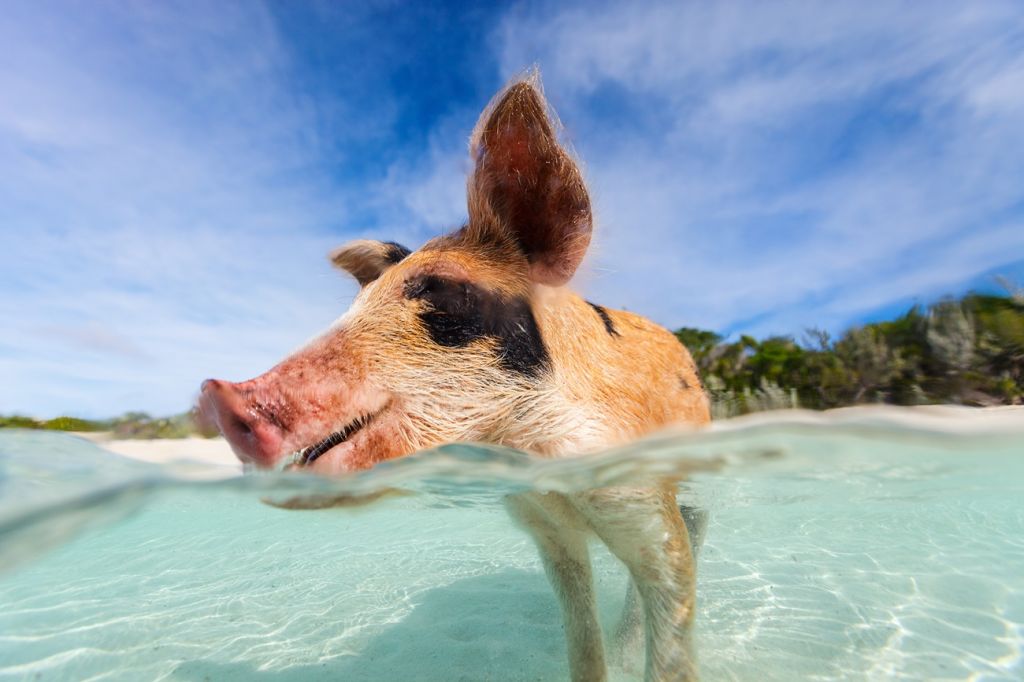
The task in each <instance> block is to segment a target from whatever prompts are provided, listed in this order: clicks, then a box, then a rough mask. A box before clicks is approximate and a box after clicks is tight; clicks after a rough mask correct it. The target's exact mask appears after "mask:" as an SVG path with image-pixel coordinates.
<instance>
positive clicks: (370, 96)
mask: <svg viewBox="0 0 1024 682" xmlns="http://www.w3.org/2000/svg"><path fill="white" fill-rule="evenodd" d="M357 5H358V6H357ZM425 5H426V3H409V4H408V5H404V4H402V3H398V2H378V3H328V2H324V3H298V2H279V3H271V4H267V5H262V4H259V3H257V2H242V3H238V4H235V3H230V2H217V3H209V2H195V3H173V2H172V3H164V2H162V3H118V2H111V3H101V2H91V3H66V4H65V3H59V2H9V3H5V4H4V12H3V15H2V17H0V44H2V45H4V49H3V50H0V93H3V94H2V96H0V301H2V302H0V315H2V318H3V319H4V320H5V322H4V323H3V325H0V413H9V412H19V413H28V414H34V415H38V416H50V415H54V414H58V413H72V414H78V415H82V416H91V417H98V416H108V415H112V414H117V413H120V412H123V411H125V410H129V409H144V410H148V411H151V412H153V413H171V412H178V411H181V410H183V409H186V408H187V407H188V406H189V405H190V404H191V401H192V399H193V397H194V395H195V393H196V390H197V387H198V384H199V382H200V381H201V380H202V379H203V378H204V377H207V376H218V377H223V378H229V379H242V378H248V377H250V376H253V375H255V374H258V373H260V372H262V371H263V370H265V369H267V368H269V367H270V366H271V365H272V364H273V363H274V362H276V361H277V360H278V359H280V358H281V357H282V356H284V355H285V354H286V353H288V352H290V351H291V350H292V349H294V348H296V347H297V346H299V345H301V344H302V343H303V342H304V340H306V339H308V338H310V337H311V336H313V335H314V334H315V333H316V332H317V331H318V330H320V329H322V328H323V327H325V326H326V325H327V324H329V323H330V322H331V321H332V320H333V319H335V318H336V317H337V316H338V315H340V314H341V313H342V312H343V311H344V310H345V308H346V307H347V306H348V304H349V302H350V301H351V299H352V296H353V295H354V293H355V291H356V287H355V285H354V284H353V283H352V282H351V281H349V280H347V279H346V278H345V277H344V276H342V275H340V274H338V273H335V272H333V271H332V270H331V269H330V268H329V266H328V264H327V260H326V258H325V254H326V252H327V251H328V250H329V249H330V248H332V247H334V246H336V245H338V244H340V243H342V242H344V241H345V240H347V239H350V238H354V237H375V238H384V239H393V240H397V241H401V242H403V243H406V245H408V246H413V247H415V246H417V245H419V244H421V243H422V242H423V241H425V240H426V239H429V238H430V237H432V236H434V235H436V234H439V233H440V232H443V231H445V230H446V229H448V228H451V227H453V226H456V225H458V224H460V223H461V221H462V220H463V219H464V217H465V203H464V176H465V172H466V170H467V167H468V162H467V158H466V140H467V136H468V133H469V131H470V129H471V127H472V125H473V123H474V122H475V120H476V116H477V114H478V112H479V110H480V109H481V108H482V107H483V106H484V104H486V102H487V101H488V99H489V98H490V96H491V95H492V94H493V93H494V92H495V91H496V90H497V89H498V88H500V87H501V85H502V84H503V83H504V82H506V81H507V80H508V79H509V78H510V77H512V76H513V75H515V74H516V73H519V72H521V71H522V70H523V69H524V68H526V67H529V66H530V65H532V64H537V65H539V66H540V68H541V70H542V73H543V77H544V84H545V89H546V91H547V94H548V96H549V98H550V100H551V101H552V103H553V104H554V106H555V107H556V108H557V110H558V112H559V114H560V116H561V119H562V122H563V123H564V125H565V134H566V138H567V140H568V142H569V143H571V144H572V145H573V147H574V148H575V150H576V152H577V154H578V155H579V156H580V157H581V158H582V160H583V165H584V169H585V174H586V176H587V179H588V181H589V183H590V186H591V189H592V196H593V199H594V202H595V207H596V211H597V225H596V232H595V240H594V246H593V248H592V251H591V254H590V256H589V257H588V259H587V261H586V263H585V265H584V268H583V269H582V271H581V272H580V273H579V275H578V277H577V279H576V282H575V286H576V287H577V288H578V289H579V290H581V291H582V292H583V293H585V294H586V295H587V296H588V297H590V298H592V299H594V300H596V301H599V302H601V303H603V304H606V305H609V306H613V307H624V308H629V309H631V310H635V311H639V312H642V313H644V314H647V315H649V316H651V317H653V318H654V319H655V320H657V321H658V322H660V323H662V324H665V325H666V326H670V327H678V326H682V325H689V326H699V327H705V328H711V329H715V330H719V331H722V332H726V333H736V332H748V333H753V334H755V335H765V334H769V333H791V334H795V335H796V336H798V337H799V336H800V334H801V333H802V331H803V329H804V328H806V327H808V326H812V325H816V326H821V327H826V328H829V329H831V330H833V331H841V330H842V329H843V328H844V327H846V326H847V325H849V324H852V323H856V322H859V321H863V320H866V319H872V318H875V317H878V316H880V315H885V314H888V313H890V312H893V311H898V310H900V309H902V308H903V307H906V306H907V305H909V304H910V303H912V302H914V301H923V302H927V301H930V300H933V299H935V298H936V297H939V296H941V295H943V294H947V293H952V294H956V293H960V292H962V291H964V290H966V289H967V288H970V287H980V288H993V286H994V285H993V282H992V277H993V276H994V275H998V274H1002V275H1006V276H1008V277H1010V278H1011V279H1016V281H1018V282H1021V281H1024V9H1021V6H1020V4H1019V3H1017V2H1004V3H1000V2H984V3H943V2H927V3H923V2H908V3H899V2H878V3H871V2H829V3H813V2H780V3H762V2H749V3H747V2H730V3H704V2H666V3H632V2H630V3H625V2H623V3H618V4H594V3H589V2H588V3H578V4H573V3H570V2H557V3H514V4H500V3H480V4H474V3H465V4H461V5H460V4H451V5H447V6H440V5H438V6H435V7H430V8H428V7H425Z"/></svg>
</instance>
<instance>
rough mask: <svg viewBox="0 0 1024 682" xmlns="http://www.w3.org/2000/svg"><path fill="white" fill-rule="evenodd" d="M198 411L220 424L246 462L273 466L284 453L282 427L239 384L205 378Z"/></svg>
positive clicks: (205, 419)
mask: <svg viewBox="0 0 1024 682" xmlns="http://www.w3.org/2000/svg"><path fill="white" fill-rule="evenodd" d="M198 412H199V418H200V420H201V421H202V422H205V423H206V425H208V426H211V427H216V428H217V429H218V430H219V431H220V432H221V434H223V436H224V438H225V439H226V440H227V441H228V443H229V444H230V445H231V449H232V450H234V452H235V455H237V456H238V458H239V459H240V460H242V461H243V462H247V463H252V464H255V465H256V466H259V467H272V466H273V465H274V463H275V462H276V461H277V459H278V458H279V457H280V455H281V442H282V440H283V439H284V434H283V433H282V432H281V428H280V427H279V426H278V425H276V424H274V423H272V422H271V421H270V420H268V419H267V418H266V417H265V416H264V415H263V414H262V413H261V411H259V410H256V409H254V407H253V406H252V405H251V404H250V401H249V400H248V399H247V397H246V396H245V395H244V394H243V392H242V391H240V390H239V388H238V385H237V384H233V383H231V382H229V381H220V380H218V379H207V380H206V381H204V382H203V386H202V389H201V393H200V395H199V410H198Z"/></svg>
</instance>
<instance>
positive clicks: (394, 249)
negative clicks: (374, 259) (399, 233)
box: [384, 242, 412, 265]
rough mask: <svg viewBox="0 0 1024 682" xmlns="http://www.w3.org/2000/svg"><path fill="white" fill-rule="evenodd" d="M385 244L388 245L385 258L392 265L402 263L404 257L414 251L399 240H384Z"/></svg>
mask: <svg viewBox="0 0 1024 682" xmlns="http://www.w3.org/2000/svg"><path fill="white" fill-rule="evenodd" d="M384 246H386V247H387V250H385V252H384V260H386V261H387V262H388V263H390V264H391V265H396V264H398V263H401V262H402V259H404V258H405V257H406V256H408V255H409V254H410V253H412V251H410V250H409V249H407V248H405V247H404V246H402V245H401V244H399V243H397V242H384Z"/></svg>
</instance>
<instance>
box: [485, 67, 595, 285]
mask: <svg viewBox="0 0 1024 682" xmlns="http://www.w3.org/2000/svg"><path fill="white" fill-rule="evenodd" d="M556 131H557V121H556V120H555V119H554V118H553V117H551V116H549V115H548V106H547V102H545V100H544V96H543V95H542V94H541V90H540V82H539V78H538V76H537V75H536V74H533V75H531V76H529V77H528V78H526V79H525V80H520V81H517V82H515V83H513V84H512V85H510V86H509V87H508V88H506V89H505V90H504V91H503V92H501V93H499V94H498V95H497V96H496V97H495V98H494V100H492V101H491V104H489V105H488V107H487V109H485V110H484V113H483V114H481V116H480V121H479V123H477V126H476V129H475V130H474V131H473V137H472V138H471V140H470V154H471V155H472V157H473V160H474V163H475V166H474V169H473V173H472V175H471V176H470V178H469V183H468V192H469V225H468V226H467V228H466V232H467V234H468V235H469V236H470V237H476V238H478V239H487V238H488V237H491V238H493V237H494V236H496V235H504V236H506V237H511V238H512V239H514V240H515V242H516V243H517V244H518V245H519V247H520V248H521V249H522V251H523V253H524V254H525V255H526V258H527V260H528V261H529V263H530V276H531V278H532V279H533V280H534V281H537V282H541V283H543V284H555V285H557V284H563V283H565V282H566V281H568V280H569V278H571V277H572V275H573V273H574V272H575V271H576V268H577V267H578V266H579V264H580V261H581V260H583V256H584V254H585V253H586V251H587V246H588V245H589V244H590V232H591V228H592V225H593V220H592V217H591V209H590V197H589V195H588V194H587V188H586V185H585V184H584V182H583V175H582V174H581V173H580V170H579V168H578V167H577V166H576V164H575V163H574V162H573V160H572V157H570V156H569V154H568V153H567V152H566V151H565V150H564V149H563V148H562V147H561V145H559V143H558V139H557V137H556Z"/></svg>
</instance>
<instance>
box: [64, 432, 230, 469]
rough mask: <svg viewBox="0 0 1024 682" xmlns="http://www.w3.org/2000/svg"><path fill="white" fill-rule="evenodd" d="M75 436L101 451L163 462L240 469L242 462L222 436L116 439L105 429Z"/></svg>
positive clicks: (153, 461)
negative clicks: (90, 442)
mask: <svg viewBox="0 0 1024 682" xmlns="http://www.w3.org/2000/svg"><path fill="white" fill-rule="evenodd" d="M75 435H76V436H80V437H82V438H85V439H86V440H89V441H92V442H93V443H96V444H97V445H99V446H100V447H101V448H104V449H105V450H110V451H111V452H114V453H117V454H119V455H122V456H124V457H130V458H132V459H137V460H141V461H143V462H150V463H153V464H167V463H170V462H182V463H199V464H204V465H207V466H211V465H212V466H219V467H227V468H230V469H233V470H236V471H239V472H241V470H242V465H241V463H240V462H239V461H238V458H237V457H235V454H234V453H233V452H231V447H230V446H229V445H228V444H227V441H225V440H224V439H223V438H197V437H190V438H166V439H131V440H128V439H118V438H114V437H113V435H112V434H111V433H109V432H103V431H100V432H95V433H76V434H75Z"/></svg>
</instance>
